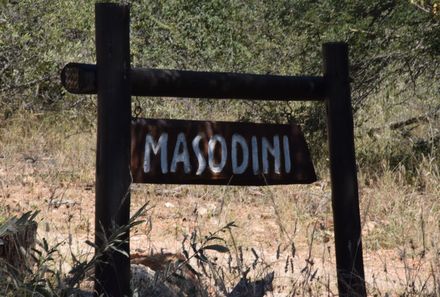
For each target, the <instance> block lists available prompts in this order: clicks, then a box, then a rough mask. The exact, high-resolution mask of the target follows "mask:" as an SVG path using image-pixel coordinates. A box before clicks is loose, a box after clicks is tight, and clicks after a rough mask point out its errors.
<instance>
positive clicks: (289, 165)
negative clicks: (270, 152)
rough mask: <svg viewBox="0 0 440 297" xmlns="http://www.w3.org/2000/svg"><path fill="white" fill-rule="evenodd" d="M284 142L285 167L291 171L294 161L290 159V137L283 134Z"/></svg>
mask: <svg viewBox="0 0 440 297" xmlns="http://www.w3.org/2000/svg"><path fill="white" fill-rule="evenodd" d="M283 144H284V146H283V147H284V169H285V170H286V173H290V170H291V169H292V163H291V161H290V148H289V138H288V137H287V136H286V135H284V136H283Z"/></svg>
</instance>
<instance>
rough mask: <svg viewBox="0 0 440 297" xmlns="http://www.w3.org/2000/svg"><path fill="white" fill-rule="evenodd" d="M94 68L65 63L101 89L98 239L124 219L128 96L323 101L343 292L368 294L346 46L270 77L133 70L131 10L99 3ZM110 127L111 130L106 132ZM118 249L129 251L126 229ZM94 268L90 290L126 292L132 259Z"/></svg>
mask: <svg viewBox="0 0 440 297" xmlns="http://www.w3.org/2000/svg"><path fill="white" fill-rule="evenodd" d="M95 27H96V58H97V59H96V60H97V62H96V66H95V65H87V64H78V63H73V64H67V65H66V66H65V68H64V69H63V71H62V73H61V82H62V84H63V86H64V87H65V88H66V90H68V91H69V92H72V93H76V94H98V134H97V158H96V160H97V162H96V204H95V205H96V206H95V243H96V246H97V252H98V251H99V249H101V248H103V246H104V245H105V238H108V237H109V235H111V234H112V232H113V231H114V230H115V229H116V228H117V227H118V226H123V225H126V224H128V222H129V210H130V208H129V207H130V183H131V178H130V170H129V167H130V143H131V135H130V122H131V95H137V96H163V97H170V96H173V97H187V98H197V97H202V98H226V99H251V100H285V101H287V100H301V101H303V100H311V101H321V102H324V103H325V104H326V108H327V128H328V146H329V153H330V178H331V187H332V208H333V218H334V233H335V250H336V268H337V278H338V290H339V295H340V296H367V294H366V288H365V276H364V266H363V257H362V240H361V223H360V212H359V197H358V182H357V172H356V159H355V148H354V136H353V114H352V107H351V94H350V78H349V62H348V45H347V44H346V43H343V42H331V43H325V44H324V45H323V64H324V75H323V76H317V77H310V76H290V77H289V76H273V75H255V74H240V73H212V72H195V71H181V70H160V69H131V66H130V37H129V34H130V33H129V31H130V9H129V6H128V5H127V4H115V3H96V4H95ZM109 131H111V133H109ZM122 239H124V240H123V243H121V245H120V246H119V247H117V248H118V249H120V250H122V251H124V253H126V254H129V251H130V249H129V231H127V232H126V233H125V235H124V237H123V238H122ZM104 260H105V261H99V262H98V263H97V264H96V267H95V278H96V280H95V294H96V295H97V296H100V295H101V294H104V295H111V296H129V295H130V293H131V292H130V277H129V275H130V259H129V258H128V257H126V256H124V255H123V254H122V253H119V252H116V251H113V252H110V253H109V254H108V255H105V259H104Z"/></svg>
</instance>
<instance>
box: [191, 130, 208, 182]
mask: <svg viewBox="0 0 440 297" xmlns="http://www.w3.org/2000/svg"><path fill="white" fill-rule="evenodd" d="M200 140H202V136H201V135H200V134H199V135H197V136H196V137H195V138H194V139H193V141H192V147H193V150H194V153H195V154H196V157H197V162H199V167H198V168H197V172H196V175H202V173H203V171H205V168H206V161H205V158H203V155H202V152H201V151H200Z"/></svg>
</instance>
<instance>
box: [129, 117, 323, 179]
mask: <svg viewBox="0 0 440 297" xmlns="http://www.w3.org/2000/svg"><path fill="white" fill-rule="evenodd" d="M131 173H132V176H133V182H134V183H159V184H212V185H276V184H306V183H312V182H314V181H316V175H315V170H314V167H313V164H312V161H311V158H310V154H309V150H308V148H307V144H306V142H305V139H304V136H303V134H302V132H301V130H300V128H299V126H298V125H295V124H291V125H278V124H255V123H236V122H211V121H184V120H160V119H135V120H133V121H132V125H131Z"/></svg>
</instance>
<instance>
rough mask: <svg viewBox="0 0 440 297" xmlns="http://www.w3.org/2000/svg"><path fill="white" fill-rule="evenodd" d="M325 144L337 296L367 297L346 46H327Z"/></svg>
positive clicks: (325, 60)
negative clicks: (327, 158) (329, 176)
mask: <svg viewBox="0 0 440 297" xmlns="http://www.w3.org/2000/svg"><path fill="white" fill-rule="evenodd" d="M323 53H324V79H325V80H326V84H327V96H328V97H327V100H326V103H327V113H328V142H329V151H330V175H331V186H332V206H333V218H334V228H335V246H336V268H337V274H338V288H339V294H340V296H366V289H365V280H364V265H363V259H362V241H361V223H360V214H359V198H358V182H357V173H356V159H355V149H354V135H353V114H352V107H351V96H350V81H349V80H350V78H349V75H348V46H347V44H346V43H326V44H324V46H323Z"/></svg>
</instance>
